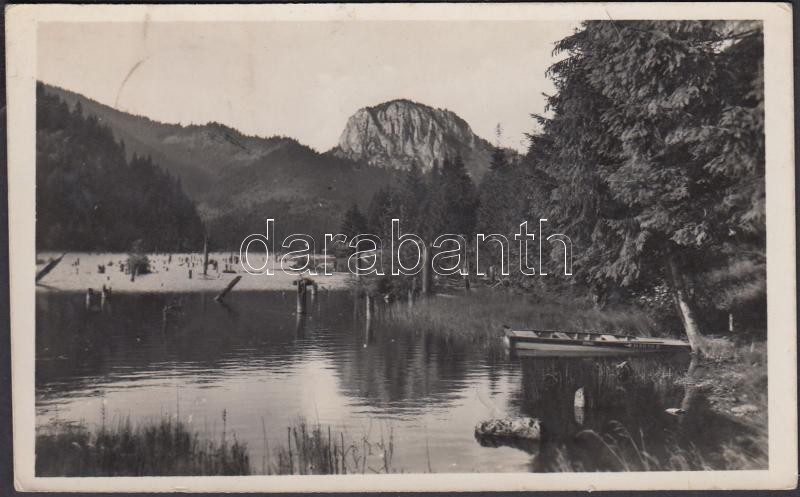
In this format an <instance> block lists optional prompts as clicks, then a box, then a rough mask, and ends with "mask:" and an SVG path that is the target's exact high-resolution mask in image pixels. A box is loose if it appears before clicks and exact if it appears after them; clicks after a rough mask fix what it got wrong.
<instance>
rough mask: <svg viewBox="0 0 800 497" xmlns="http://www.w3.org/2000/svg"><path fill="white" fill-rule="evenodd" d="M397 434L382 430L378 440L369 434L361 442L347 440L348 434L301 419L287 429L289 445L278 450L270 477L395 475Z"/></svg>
mask: <svg viewBox="0 0 800 497" xmlns="http://www.w3.org/2000/svg"><path fill="white" fill-rule="evenodd" d="M393 454H394V434H393V432H392V430H391V428H390V429H389V430H388V433H384V432H383V430H381V433H380V438H379V439H378V440H371V439H370V434H369V432H367V433H366V434H364V435H362V436H361V437H359V438H356V439H351V438H349V437H347V439H346V438H345V433H344V432H341V431H332V430H331V427H330V426H327V427H326V426H323V425H321V424H319V423H317V424H309V423H308V422H307V421H306V420H305V419H304V418H298V420H297V421H295V422H294V423H293V424H292V426H289V427H287V429H286V444H285V445H284V446H281V447H278V448H276V449H275V459H276V460H275V463H274V464H269V465H268V472H269V473H270V474H280V475H297V474H299V475H311V474H321V475H333V474H348V473H350V474H364V473H367V472H369V473H393V472H394V468H393V467H392V456H393Z"/></svg>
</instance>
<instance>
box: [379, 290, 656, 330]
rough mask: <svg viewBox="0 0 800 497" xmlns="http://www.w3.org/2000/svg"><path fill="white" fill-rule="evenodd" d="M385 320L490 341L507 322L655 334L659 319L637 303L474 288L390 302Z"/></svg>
mask: <svg viewBox="0 0 800 497" xmlns="http://www.w3.org/2000/svg"><path fill="white" fill-rule="evenodd" d="M379 319H381V325H382V326H385V327H387V328H402V329H406V330H413V331H415V332H420V331H425V332H430V333H436V334H439V335H442V336H444V337H446V338H448V339H455V340H466V341H469V342H478V343H484V342H485V343H491V342H492V341H495V340H494V339H495V338H497V337H499V336H501V333H502V329H503V326H504V325H506V326H510V327H512V328H520V329H541V330H559V331H602V332H614V333H626V334H632V335H639V336H652V335H653V334H655V333H656V332H657V325H656V323H655V322H654V321H653V320H652V319H651V318H650V317H649V316H648V315H647V314H646V313H645V312H644V311H642V310H638V309H603V310H600V309H596V308H594V306H593V305H592V304H591V303H589V302H588V301H587V300H581V299H576V300H574V301H571V302H566V303H564V302H554V301H552V300H549V299H546V298H545V297H536V296H533V295H515V294H512V293H510V292H498V291H491V290H481V289H479V290H474V291H471V292H466V293H464V294H462V295H460V296H459V297H457V298H456V297H451V296H447V295H440V296H436V297H430V298H426V299H420V300H418V301H416V302H414V304H413V306H409V305H407V304H406V303H398V304H394V305H390V306H387V307H386V308H385V309H383V311H382V312H381V313H380V314H379Z"/></svg>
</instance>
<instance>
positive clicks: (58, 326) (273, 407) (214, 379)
mask: <svg viewBox="0 0 800 497" xmlns="http://www.w3.org/2000/svg"><path fill="white" fill-rule="evenodd" d="M177 297H178V296H177V295H165V294H160V295H142V294H137V295H122V294H119V295H115V296H114V297H113V301H112V303H111V306H109V307H107V308H106V309H105V310H104V311H103V312H95V313H90V312H88V311H86V309H85V307H84V296H83V295H82V294H68V293H55V292H52V293H49V292H48V293H46V292H42V293H39V294H37V310H36V311H37V312H36V315H37V328H36V337H37V339H36V347H37V362H36V385H37V404H36V407H37V423H38V424H40V425H42V424H46V423H48V422H50V421H52V420H55V419H59V420H74V421H81V420H83V421H84V422H86V423H87V424H88V425H89V426H95V425H98V424H100V423H101V421H102V417H103V412H104V411H105V416H106V419H107V420H109V421H110V422H114V420H115V419H120V418H124V417H130V418H131V419H132V420H139V419H156V418H158V417H160V416H163V415H170V416H177V415H179V416H180V417H181V419H183V420H184V421H188V422H190V423H191V426H192V427H194V428H195V429H197V430H198V431H200V432H201V433H204V434H206V435H209V436H218V435H219V433H220V432H221V431H222V413H223V410H225V411H226V430H227V432H228V433H230V432H234V433H235V434H236V436H237V438H238V439H239V440H242V441H245V442H247V445H248V449H249V451H250V456H251V463H252V465H253V467H254V470H255V471H259V470H260V468H261V467H262V463H263V461H264V454H265V452H272V450H273V449H274V448H275V447H277V446H278V445H280V444H282V443H283V442H284V440H285V437H286V427H287V426H289V425H291V424H292V423H293V422H294V421H295V420H297V419H298V417H300V416H302V417H305V418H306V419H307V420H309V421H311V422H316V421H319V422H320V423H323V424H328V425H331V426H332V427H333V428H334V429H337V430H342V431H345V432H346V433H347V434H348V435H350V436H351V437H352V438H353V439H360V438H361V437H362V436H363V435H364V434H368V435H369V439H370V440H371V441H379V440H380V438H381V436H383V437H388V434H389V432H390V431H391V432H392V433H393V436H394V445H395V450H394V459H393V461H392V466H393V467H394V469H395V470H402V471H428V469H429V467H430V469H431V470H432V471H439V472H441V471H462V472H463V471H552V470H555V469H557V467H556V465H555V461H556V459H557V458H558V457H559V454H560V455H561V457H564V452H561V451H560V450H561V449H559V447H561V448H564V447H566V450H567V452H566V457H567V458H569V459H571V460H573V461H574V462H578V463H580V464H582V465H583V466H584V467H586V468H587V469H595V467H594V466H597V468H596V469H618V468H614V466H613V462H612V463H609V464H611V465H610V466H608V467H607V468H606V467H605V466H603V464H604V463H603V461H602V458H600V457H599V456H596V454H595V452H593V451H592V450H591V447H592V445H591V443H590V442H591V441H589V442H587V441H585V440H583V439H582V437H580V436H579V437H576V436H575V435H576V434H577V433H578V432H580V431H581V430H584V429H593V430H596V431H597V432H599V433H605V432H608V431H609V430H613V428H614V426H615V425H614V423H613V422H612V421H619V422H620V423H622V425H624V426H625V427H626V428H627V429H628V430H629V432H630V433H632V434H635V437H636V439H637V440H639V439H640V437H644V439H645V440H646V441H647V442H648V443H649V444H650V446H649V447H648V450H649V451H651V452H654V453H656V454H657V453H658V452H659V450H661V449H662V447H663V445H664V444H666V443H667V442H669V441H670V440H673V439H675V438H676V437H678V438H680V437H686V436H693V434H692V433H691V430H690V429H688V428H686V423H684V422H682V421H679V420H678V417H676V416H670V415H669V414H666V413H665V412H664V409H665V408H668V407H681V405H682V403H683V404H684V406H685V404H686V403H687V402H689V401H690V400H691V399H690V396H689V395H686V394H687V392H685V391H684V388H683V387H681V386H680V385H676V384H675V383H674V382H673V381H672V380H673V379H674V378H675V377H676V376H677V375H681V374H683V373H685V372H686V368H687V367H688V359H686V358H683V359H680V358H678V359H674V358H673V359H670V360H667V359H658V360H654V359H642V358H635V359H628V366H630V367H628V366H621V367H619V364H620V363H621V362H622V361H623V359H608V360H602V361H601V360H596V359H519V358H508V357H505V356H503V355H500V356H498V354H497V353H495V354H492V353H490V352H488V351H486V350H483V349H477V348H470V347H466V346H462V347H453V346H452V345H450V346H445V344H443V343H441V342H440V341H439V340H438V339H436V338H434V337H432V336H430V335H427V334H425V332H424V330H417V332H416V333H396V332H395V333H389V332H386V331H381V330H380V329H379V328H378V327H377V326H373V330H372V331H371V333H366V332H365V326H364V322H363V316H360V315H359V313H358V311H359V310H360V309H358V308H360V306H354V303H353V301H352V298H351V297H350V295H349V294H348V293H346V292H330V293H321V294H320V295H319V296H318V297H317V298H316V299H315V300H314V301H313V303H312V305H311V312H310V313H309V315H308V316H307V317H306V318H304V319H302V320H300V321H298V320H297V319H296V317H295V315H294V307H295V302H294V299H293V296H292V295H291V294H289V293H287V295H285V296H284V295H283V294H282V293H281V292H260V293H246V292H237V293H236V294H235V295H232V296H231V297H229V300H230V303H229V304H228V305H227V306H222V305H219V304H217V303H215V302H214V301H213V298H212V295H210V294H188V295H182V296H181V297H180V298H181V299H182V304H183V312H182V313H181V314H176V315H173V316H172V317H170V319H169V320H168V322H167V323H166V325H165V324H164V321H163V318H162V316H163V315H162V309H163V308H164V306H165V305H166V304H168V303H170V302H171V301H172V300H173V299H175V298H177ZM622 370H625V371H622ZM620 371H622V372H620ZM581 387H583V389H584V393H585V395H584V397H585V407H584V408H583V409H579V408H578V409H576V408H575V405H574V399H575V391H576V390H577V389H578V388H581ZM693 412H699V410H693ZM520 415H525V416H534V417H538V418H540V419H541V420H542V425H543V430H544V433H545V435H546V438H545V440H544V441H543V442H542V444H541V445H540V446H537V447H535V448H530V447H528V448H526V450H521V449H519V448H514V447H508V446H500V447H493V446H492V444H491V443H487V442H485V441H484V442H483V445H482V444H481V443H479V442H478V441H477V440H476V439H475V437H474V435H473V432H474V427H475V424H476V423H477V422H478V421H481V420H484V419H486V418H490V417H495V416H520ZM706 421H707V420H706ZM703 424H705V423H703ZM687 430H688V431H687ZM265 435H266V443H265ZM583 438H586V437H585V436H584V437H583ZM706 438H708V437H706ZM267 447H272V449H267ZM701 447H702V445H701ZM709 450H710V449H709ZM587 454H588V456H587ZM593 465H594V466H593Z"/></svg>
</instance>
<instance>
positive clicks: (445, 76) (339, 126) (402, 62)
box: [37, 21, 576, 151]
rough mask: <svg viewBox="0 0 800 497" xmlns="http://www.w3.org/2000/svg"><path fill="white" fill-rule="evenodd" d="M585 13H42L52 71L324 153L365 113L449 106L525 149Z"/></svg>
mask: <svg viewBox="0 0 800 497" xmlns="http://www.w3.org/2000/svg"><path fill="white" fill-rule="evenodd" d="M575 26H576V24H575V23H567V22H553V21H547V22H536V21H477V22H473V21H448V22H442V21H333V22H331V21H329V22H316V21H301V22H294V21H275V22H249V23H248V22H216V23H204V22H160V23H159V22H148V23H144V22H141V23H132V22H125V23H112V22H92V23H41V24H40V25H39V33H38V48H37V54H38V55H37V59H38V60H37V73H38V77H39V79H40V80H42V81H44V82H46V83H50V84H53V85H56V86H60V87H62V88H65V89H68V90H72V91H75V92H78V93H81V94H83V95H85V96H87V97H90V98H92V99H94V100H97V101H99V102H101V103H103V104H106V105H110V106H112V107H115V108H118V109H120V110H123V111H126V112H130V113H133V114H138V115H143V116H147V117H150V118H151V119H155V120H158V121H162V122H169V123H181V124H192V123H194V124H204V123H206V122H210V121H216V122H220V123H223V124H226V125H228V126H231V127H233V128H236V129H238V130H240V131H242V132H243V133H245V134H249V135H258V136H272V135H285V136H291V137H294V138H296V139H298V140H299V141H300V142H302V143H304V144H306V145H309V146H312V147H314V148H315V149H317V150H319V151H325V150H328V149H330V148H331V147H333V146H334V145H336V144H337V142H338V140H339V135H340V134H341V132H342V130H343V129H344V126H345V124H346V122H347V118H348V117H350V116H351V115H352V114H353V113H354V112H356V111H357V110H358V109H360V108H362V107H366V106H371V105H376V104H379V103H381V102H385V101H387V100H392V99H395V98H407V99H411V100H414V101H417V102H420V103H423V104H426V105H430V106H432V107H438V108H446V109H449V110H451V111H453V112H455V113H456V114H458V115H460V116H461V117H462V118H464V119H465V120H466V121H467V122H468V123H469V124H470V126H471V127H472V129H473V131H474V132H475V133H477V134H478V135H480V136H482V137H484V138H486V139H488V140H490V141H491V142H493V143H494V142H495V141H496V136H495V130H496V127H497V124H498V123H499V124H500V125H501V127H502V130H503V132H502V137H501V144H502V145H504V146H508V147H513V148H517V149H519V150H524V149H525V148H526V145H527V142H526V141H525V138H524V133H526V132H530V131H532V130H533V127H534V123H533V120H532V119H531V118H530V114H531V113H541V112H543V111H544V98H543V96H542V93H543V92H545V93H552V91H553V87H552V84H551V82H550V81H549V80H548V79H547V78H546V77H545V70H546V69H547V67H549V66H550V64H552V63H553V62H554V61H555V59H554V58H553V56H552V50H553V44H554V43H555V42H556V41H557V40H559V39H561V38H563V37H564V36H567V35H568V34H570V33H571V32H572V30H573V29H574V27H575Z"/></svg>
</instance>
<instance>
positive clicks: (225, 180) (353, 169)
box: [44, 85, 395, 244]
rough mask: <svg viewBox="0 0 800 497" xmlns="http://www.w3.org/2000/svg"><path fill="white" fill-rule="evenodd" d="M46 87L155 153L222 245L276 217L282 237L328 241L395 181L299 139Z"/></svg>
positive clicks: (131, 145)
mask: <svg viewBox="0 0 800 497" xmlns="http://www.w3.org/2000/svg"><path fill="white" fill-rule="evenodd" d="M44 88H45V90H46V91H47V93H48V94H52V95H56V96H58V97H60V98H61V99H63V100H64V101H65V102H66V103H67V104H68V105H69V107H70V108H75V107H76V106H78V105H80V107H81V109H82V112H83V113H84V114H87V115H94V116H96V117H97V119H98V121H99V122H100V123H102V124H105V125H107V126H108V127H109V128H110V129H111V131H112V132H113V135H114V137H115V138H116V139H117V140H120V141H123V142H124V143H125V150H126V152H127V154H128V155H129V156H131V155H132V154H134V153H136V154H138V155H143V156H149V157H151V158H152V160H153V162H154V163H156V164H158V165H159V166H161V167H163V168H164V169H165V170H167V171H168V172H170V173H171V174H172V175H174V176H177V177H178V178H180V180H181V184H182V187H183V189H184V190H185V191H186V192H187V194H188V195H189V196H190V197H191V198H192V200H193V201H194V202H195V203H196V204H197V205H198V209H199V211H200V213H201V215H202V216H203V218H204V219H205V221H206V222H207V223H208V224H209V229H210V230H211V231H212V237H214V238H216V239H217V241H218V242H220V243H225V244H231V243H234V241H235V240H237V239H238V240H239V241H241V239H242V238H243V237H244V236H246V235H248V234H250V233H252V232H253V231H252V230H253V229H256V228H260V227H262V226H264V225H265V223H266V219H267V218H269V217H272V218H275V219H276V237H277V238H281V233H284V232H285V233H286V234H289V233H306V234H309V235H312V236H314V237H315V238H316V239H318V240H322V233H324V232H325V230H327V231H328V232H330V230H332V229H335V228H336V227H338V225H339V221H340V216H341V213H343V212H344V211H345V210H346V209H347V207H348V206H349V205H350V204H351V203H352V202H354V201H355V202H357V203H359V204H360V205H362V206H363V205H366V204H367V203H368V202H369V199H370V198H371V196H372V194H373V193H374V192H375V191H376V190H378V189H379V188H381V187H383V186H386V185H387V184H390V183H391V182H393V180H394V178H395V174H394V173H393V172H392V171H388V170H385V169H381V168H375V167H372V166H370V165H369V164H367V163H366V162H360V161H355V160H350V159H348V158H345V157H339V156H336V155H334V154H331V153H319V152H317V151H315V150H313V149H311V148H309V147H307V146H305V145H302V144H301V143H299V142H297V141H296V140H294V139H292V138H287V137H280V136H274V137H258V136H248V135H244V134H242V133H241V132H239V131H237V130H235V129H233V128H230V127H227V126H224V125H222V124H219V123H208V124H204V125H189V126H182V125H177V124H165V123H160V122H158V121H153V120H151V119H148V118H146V117H141V116H135V115H132V114H128V113H126V112H122V111H119V110H116V109H113V108H111V107H109V106H106V105H103V104H101V103H98V102H96V101H94V100H91V99H89V98H87V97H84V96H82V95H80V94H77V93H74V92H71V91H68V90H64V89H61V88H56V87H53V86H49V85H44ZM248 223H249V225H248ZM220 233H222V234H221V235H220ZM242 233H243V234H242Z"/></svg>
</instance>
